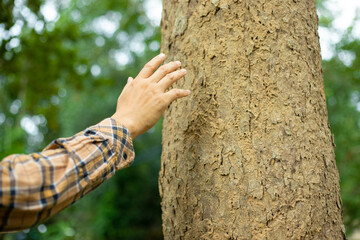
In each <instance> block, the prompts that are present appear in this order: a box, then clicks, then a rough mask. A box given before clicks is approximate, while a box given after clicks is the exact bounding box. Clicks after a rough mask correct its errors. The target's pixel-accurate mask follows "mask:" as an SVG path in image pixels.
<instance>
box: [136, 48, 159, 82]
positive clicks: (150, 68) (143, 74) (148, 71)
mask: <svg viewBox="0 0 360 240" xmlns="http://www.w3.org/2000/svg"><path fill="white" fill-rule="evenodd" d="M164 60H165V54H163V53H161V54H159V55H157V56H156V57H154V58H153V59H151V60H150V61H149V62H148V63H147V64H145V66H144V67H143V69H141V71H140V73H139V74H138V75H137V77H140V78H148V77H150V76H151V75H152V74H153V72H154V71H155V69H157V68H158V67H159V66H160V64H161V63H162V62H163V61H164Z"/></svg>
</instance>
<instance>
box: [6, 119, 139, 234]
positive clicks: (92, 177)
mask: <svg viewBox="0 0 360 240" xmlns="http://www.w3.org/2000/svg"><path fill="white" fill-rule="evenodd" d="M134 157H135V153H134V149H133V145H132V139H131V137H130V134H129V132H128V130H127V129H126V128H125V127H124V126H122V125H121V124H119V123H117V122H116V121H115V120H114V119H112V118H107V119H105V120H103V121H102V122H100V123H99V124H97V125H95V126H92V127H89V128H87V129H86V130H84V131H82V132H80V133H78V134H76V135H74V136H72V137H69V138H60V139H56V140H54V141H53V142H52V143H51V144H50V145H49V146H47V147H46V148H45V149H44V150H43V151H42V152H39V153H34V154H29V155H11V156H8V157H6V158H5V159H4V160H2V161H1V162H0V231H2V232H5V231H17V230H21V229H26V228H29V227H31V226H33V225H35V224H37V223H38V222H40V221H42V220H44V219H46V218H48V217H50V216H52V215H54V214H55V213H57V212H59V211H61V210H62V209H64V208H66V207H67V206H69V205H71V204H72V203H74V202H76V201H77V200H79V199H80V198H81V197H83V196H84V195H85V194H87V193H89V192H90V191H91V190H94V189H95V188H96V187H98V186H99V185H100V184H101V183H102V182H103V181H104V180H106V179H108V178H110V177H111V176H112V175H114V173H115V171H116V170H119V169H122V168H124V167H127V166H129V165H130V164H131V163H132V162H133V159H134Z"/></svg>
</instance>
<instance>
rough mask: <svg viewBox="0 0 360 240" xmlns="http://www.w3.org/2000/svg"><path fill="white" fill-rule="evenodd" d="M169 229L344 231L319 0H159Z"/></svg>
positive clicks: (250, 234) (179, 235) (172, 233)
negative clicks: (166, 89)
mask: <svg viewBox="0 0 360 240" xmlns="http://www.w3.org/2000/svg"><path fill="white" fill-rule="evenodd" d="M163 4H164V8H163V9H164V10H163V16H162V24H161V29H162V44H161V48H162V51H163V52H164V53H165V54H167V55H168V56H169V57H168V58H170V60H180V61H182V63H183V66H184V67H185V68H186V69H187V70H188V74H187V76H186V77H185V80H180V81H179V83H177V87H181V88H186V89H191V90H192V94H191V97H190V98H186V99H181V100H178V101H177V102H175V103H173V104H172V105H171V107H170V108H169V109H168V111H167V112H166V114H165V119H164V126H163V153H162V166H161V171H160V179H159V183H160V194H161V196H162V199H163V200H162V210H163V231H164V235H165V239H343V238H344V226H343V223H342V211H341V205H342V203H341V198H340V191H339V175H338V171H337V168H336V165H335V155H334V143H333V137H332V135H331V132H330V128H329V124H328V117H327V109H326V101H325V94H324V86H323V78H322V69H321V57H320V47H319V37H318V33H317V28H318V25H317V24H318V19H317V15H316V10H315V2H314V0H306V1H298V0H271V1H269V0H257V1H254V0H232V1H230V0H211V1H210V0H209V1H202V0H164V1H163Z"/></svg>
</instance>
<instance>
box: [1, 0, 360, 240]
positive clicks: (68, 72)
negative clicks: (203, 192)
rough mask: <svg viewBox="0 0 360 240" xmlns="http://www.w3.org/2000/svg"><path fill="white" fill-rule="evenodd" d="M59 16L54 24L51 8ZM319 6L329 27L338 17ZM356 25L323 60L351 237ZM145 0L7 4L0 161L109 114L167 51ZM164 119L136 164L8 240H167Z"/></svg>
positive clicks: (358, 137) (358, 136)
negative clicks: (161, 184)
mask: <svg viewBox="0 0 360 240" xmlns="http://www.w3.org/2000/svg"><path fill="white" fill-rule="evenodd" d="M47 2H52V3H53V4H54V6H55V7H56V9H57V12H58V13H59V14H57V15H56V14H55V18H54V19H50V20H49V19H46V16H44V14H43V12H44V11H43V8H44V6H45V5H46V4H45V3H47ZM324 2H326V0H323V1H321V0H319V1H317V5H318V11H319V12H320V13H321V14H320V16H321V17H320V25H321V26H322V27H325V28H327V29H331V28H332V27H333V26H332V22H333V18H334V17H333V16H332V14H331V12H330V11H329V10H328V9H326V6H325V5H324ZM352 31H353V29H352V28H350V29H349V30H348V32H347V34H345V35H344V36H343V38H342V40H341V41H340V42H339V43H338V44H337V45H336V47H335V54H334V57H332V58H331V59H330V60H326V61H323V68H324V80H325V90H326V95H327V101H328V110H329V120H330V123H331V128H332V132H333V133H334V135H335V143H336V146H337V147H336V158H337V163H338V168H339V172H340V176H341V191H342V198H343V202H344V220H345V224H346V228H347V232H348V233H351V232H352V231H353V230H354V229H356V228H359V227H360V226H359V225H360V208H359V207H358V206H360V187H359V185H358V183H359V182H360V174H359V173H360V154H359V153H360V131H359V128H360V115H359V114H360V85H359V83H360V41H359V39H356V38H354V37H353V34H352ZM159 42H160V33H159V28H158V26H154V25H153V24H152V23H151V21H150V20H149V19H148V17H147V15H146V14H145V11H144V2H143V1H140V0H130V1H122V0H121V1H115V0H104V1H94V0H67V1H51V0H48V1H44V0H27V1H26V0H4V1H1V2H0V159H1V158H3V157H5V156H8V155H10V154H12V153H24V152H28V153H29V152H33V151H39V150H41V149H42V148H43V147H45V144H44V143H49V142H50V141H51V140H53V139H55V138H56V137H60V136H62V137H64V136H70V135H73V134H74V133H76V132H78V131H81V130H83V129H84V128H86V127H88V126H90V125H92V124H96V123H97V122H99V121H100V120H102V119H103V118H106V117H109V116H111V115H112V113H113V112H114V110H115V105H116V99H117V97H118V95H119V93H120V92H121V89H122V87H123V86H124V85H125V82H126V80H127V77H128V76H135V75H136V74H137V72H138V71H139V70H140V68H141V67H142V66H143V64H144V63H145V62H146V61H147V60H149V59H150V58H151V57H152V56H154V55H155V54H157V53H158V48H159ZM160 132H161V123H158V124H157V125H156V126H155V127H154V128H153V129H151V130H150V131H149V132H148V133H146V134H144V135H142V136H139V137H138V138H137V139H136V142H135V151H136V160H135V163H134V164H133V165H132V166H131V167H130V168H128V169H126V170H123V171H120V172H118V173H117V174H116V175H115V177H113V178H112V179H110V180H108V181H107V182H105V183H104V184H103V185H102V186H101V187H100V188H98V189H97V190H95V191H94V192H92V193H91V194H90V196H87V197H85V198H84V199H82V200H81V201H79V202H78V203H76V204H74V205H73V206H71V207H69V208H68V209H67V210H65V211H63V212H62V213H60V214H58V215H57V216H55V217H53V218H51V219H50V220H48V221H46V222H45V223H43V224H40V225H39V226H36V227H34V228H32V229H29V230H27V231H23V232H19V233H15V234H7V235H3V236H0V239H8V240H12V239H34V240H35V239H36V240H38V239H55V240H56V239H59V240H60V239H79V240H81V239H84V240H87V239H99V240H101V239H162V238H163V237H162V232H161V210H160V198H159V194H158V187H157V176H158V171H159V165H160V153H161V139H160V138H161V136H160Z"/></svg>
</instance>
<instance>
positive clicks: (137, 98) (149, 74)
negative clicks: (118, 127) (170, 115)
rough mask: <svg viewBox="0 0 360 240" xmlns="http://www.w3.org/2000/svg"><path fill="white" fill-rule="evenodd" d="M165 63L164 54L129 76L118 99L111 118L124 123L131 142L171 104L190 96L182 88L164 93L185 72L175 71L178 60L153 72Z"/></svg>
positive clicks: (150, 125)
mask: <svg viewBox="0 0 360 240" xmlns="http://www.w3.org/2000/svg"><path fill="white" fill-rule="evenodd" d="M164 60H165V55H164V54H160V55H158V56H156V57H154V58H153V59H152V60H150V62H148V63H147V64H145V66H144V68H143V69H142V70H141V71H140V73H139V74H138V75H137V76H136V78H135V79H133V78H131V77H129V79H128V82H127V84H126V85H125V87H124V89H123V91H122V93H121V94H120V96H119V98H118V101H117V107H116V112H115V114H114V115H113V116H112V118H114V119H115V120H116V121H118V122H121V123H122V124H124V125H125V127H126V128H127V129H128V130H129V132H130V134H131V137H132V138H133V139H134V138H135V137H137V136H139V135H140V134H143V133H145V132H146V131H147V130H149V129H150V128H151V127H153V126H154V125H155V124H156V122H157V121H158V120H159V119H160V117H161V115H162V114H163V112H164V111H165V109H166V108H167V107H168V106H169V105H170V103H171V102H173V101H174V100H176V99H178V98H182V97H186V96H188V95H189V94H190V91H189V90H184V89H172V90H170V91H166V90H167V89H168V88H169V87H170V86H171V85H172V84H173V83H175V82H176V81H177V80H179V79H180V78H182V77H183V76H185V74H186V70H185V69H181V70H178V69H179V68H180V66H181V63H180V62H179V61H176V62H170V63H167V64H165V65H163V66H161V67H160V68H159V69H158V70H156V69H157V68H158V67H159V66H160V64H161V63H162V62H163V61H164ZM155 70H156V72H155V73H154V71H155Z"/></svg>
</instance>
